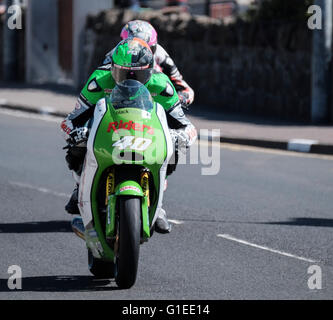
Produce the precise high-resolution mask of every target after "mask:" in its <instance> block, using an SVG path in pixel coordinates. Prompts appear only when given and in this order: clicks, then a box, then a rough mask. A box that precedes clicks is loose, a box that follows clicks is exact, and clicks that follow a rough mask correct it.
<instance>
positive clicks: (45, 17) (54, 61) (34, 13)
mask: <svg viewBox="0 0 333 320" xmlns="http://www.w3.org/2000/svg"><path fill="white" fill-rule="evenodd" d="M27 9H28V10H27V20H26V80H27V81H28V82H30V83H42V82H58V81H59V78H60V77H61V74H60V70H59V67H58V16H57V14H58V7H57V1H56V0H43V1H40V0H30V1H29V2H28V8H27Z"/></svg>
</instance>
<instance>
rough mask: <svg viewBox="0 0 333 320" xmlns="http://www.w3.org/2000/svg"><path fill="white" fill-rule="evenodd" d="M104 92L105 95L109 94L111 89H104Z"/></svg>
mask: <svg viewBox="0 0 333 320" xmlns="http://www.w3.org/2000/svg"><path fill="white" fill-rule="evenodd" d="M104 92H105V93H111V92H112V89H104Z"/></svg>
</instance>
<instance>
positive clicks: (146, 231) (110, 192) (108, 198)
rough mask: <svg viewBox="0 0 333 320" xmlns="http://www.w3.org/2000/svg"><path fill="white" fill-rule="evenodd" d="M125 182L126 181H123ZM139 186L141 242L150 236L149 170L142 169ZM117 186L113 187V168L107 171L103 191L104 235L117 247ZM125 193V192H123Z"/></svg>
mask: <svg viewBox="0 0 333 320" xmlns="http://www.w3.org/2000/svg"><path fill="white" fill-rule="evenodd" d="M125 184H126V182H125ZM140 187H141V189H142V194H140V195H139V196H141V198H142V201H141V214H142V234H141V243H143V242H146V241H148V238H149V237H150V226H149V207H150V193H149V171H147V170H143V171H142V172H141V179H140ZM118 191H119V186H118V187H117V188H116V187H115V171H114V168H112V169H111V171H110V172H109V174H108V176H107V179H106V192H105V205H106V206H107V214H106V228H105V236H106V239H107V240H108V242H109V243H110V244H111V247H115V248H117V242H118V241H117V240H118V239H117V230H116V223H115V220H116V219H115V217H116V203H117V197H118V196H120V195H119V192H118ZM124 195H125V194H124Z"/></svg>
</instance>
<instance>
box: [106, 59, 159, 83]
mask: <svg viewBox="0 0 333 320" xmlns="http://www.w3.org/2000/svg"><path fill="white" fill-rule="evenodd" d="M151 72H152V69H151V68H149V67H147V68H125V67H121V66H118V65H116V64H115V65H114V66H113V68H112V77H113V79H114V80H115V81H116V83H117V84H119V83H120V82H122V81H124V80H128V79H133V80H137V81H139V82H141V83H142V84H146V83H147V82H148V81H149V79H150V77H151Z"/></svg>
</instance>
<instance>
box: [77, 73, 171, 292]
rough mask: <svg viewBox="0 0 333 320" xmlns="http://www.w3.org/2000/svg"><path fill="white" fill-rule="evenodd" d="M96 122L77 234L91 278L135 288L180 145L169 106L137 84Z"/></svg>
mask: <svg viewBox="0 0 333 320" xmlns="http://www.w3.org/2000/svg"><path fill="white" fill-rule="evenodd" d="M91 123H92V124H91V126H90V128H89V137H88V140H87V151H86V155H85V160H84V164H83V169H82V174H81V177H80V187H79V197H78V206H79V210H80V213H81V218H82V220H81V218H75V219H74V220H73V222H72V229H73V231H74V232H75V233H76V235H78V236H79V237H81V238H82V239H84V240H85V242H86V246H87V249H88V266H89V270H90V272H91V273H92V274H93V275H95V276H96V277H99V278H115V281H116V283H117V285H118V287H120V288H130V287H131V286H133V285H134V283H135V281H136V276H137V269H138V261H139V249H140V244H143V243H144V242H146V241H148V239H149V238H150V237H151V236H152V234H153V231H154V223H155V221H156V218H157V216H158V211H159V209H160V208H161V206H162V198H163V192H164V185H165V179H166V172H167V166H168V162H169V160H170V158H171V156H172V155H173V153H174V145H173V142H172V139H171V135H170V132H169V128H168V123H167V119H166V114H165V111H164V109H163V107H162V106H161V105H159V104H157V103H155V102H154V101H153V100H152V97H151V95H150V93H149V91H148V89H147V88H146V87H145V86H144V85H142V84H141V83H140V82H138V81H135V80H126V81H124V82H123V83H121V84H119V85H117V86H116V87H115V88H114V89H113V90H112V92H111V93H110V94H108V95H107V96H106V97H105V98H103V99H101V100H99V101H98V103H97V104H96V107H95V110H94V116H93V119H92V121H91ZM79 221H81V224H82V223H83V227H84V228H83V227H82V228H79V227H78V222H79Z"/></svg>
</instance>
